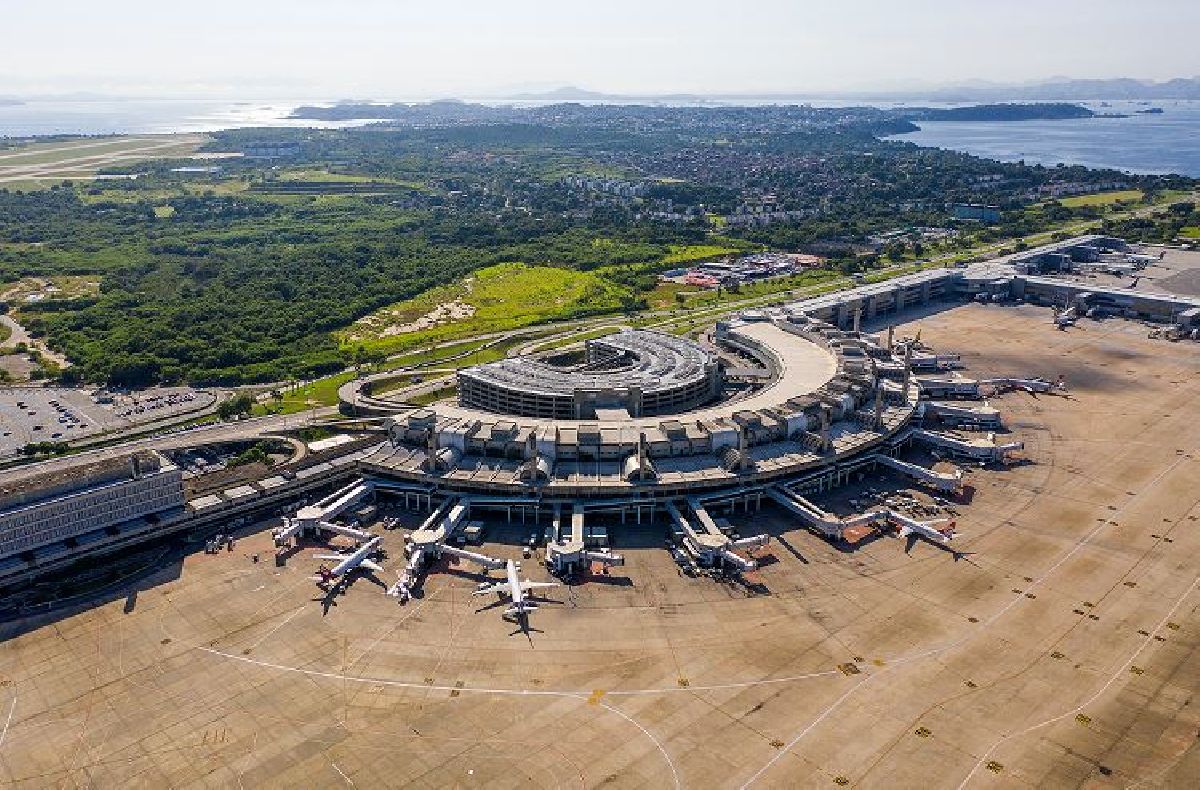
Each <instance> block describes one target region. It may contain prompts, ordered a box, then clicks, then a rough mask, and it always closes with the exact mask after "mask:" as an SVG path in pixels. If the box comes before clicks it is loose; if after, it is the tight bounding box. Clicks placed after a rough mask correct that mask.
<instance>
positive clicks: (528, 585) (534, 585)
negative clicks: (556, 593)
mask: <svg viewBox="0 0 1200 790" xmlns="http://www.w3.org/2000/svg"><path fill="white" fill-rule="evenodd" d="M557 586H558V584H557V583H556V582H531V581H529V580H528V579H526V580H525V581H523V582H521V589H522V590H525V591H526V592H528V591H529V590H537V589H540V588H543V587H557Z"/></svg>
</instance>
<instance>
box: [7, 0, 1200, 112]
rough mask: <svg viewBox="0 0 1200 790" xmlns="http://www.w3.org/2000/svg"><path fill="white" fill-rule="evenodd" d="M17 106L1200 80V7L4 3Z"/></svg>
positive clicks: (761, 2)
mask: <svg viewBox="0 0 1200 790" xmlns="http://www.w3.org/2000/svg"><path fill="white" fill-rule="evenodd" d="M0 19H2V20H3V29H4V36H3V41H4V45H3V47H0V95H5V94H22V93H30V92H60V91H75V90H86V91H107V92H121V93H135V92H136V93H172V94H201V93H203V94H220V95H233V94H240V95H246V96H254V97H258V98H270V97H274V96H279V97H285V96H297V97H307V98H320V97H379V98H405V97H421V96H439V95H441V96H446V95H457V96H472V95H475V96H479V95H487V94H495V93H500V92H504V91H510V90H514V89H516V90H520V89H528V88H547V87H554V86H559V85H567V84H570V85H578V86H581V87H585V88H590V89H594V90H604V91H609V92H623V93H655V92H671V91H683V92H710V93H711V92H778V91H839V90H859V89H870V88H876V87H878V88H896V87H910V86H914V85H935V84H936V85H943V84H962V83H964V82H967V81H969V80H972V79H984V80H992V81H1001V82H1019V81H1028V80H1037V79H1043V78H1046V77H1051V76H1057V75H1062V76H1071V77H1109V76H1136V77H1143V78H1159V79H1161V78H1168V77H1174V76H1195V75H1197V74H1200V55H1198V54H1197V46H1196V43H1195V33H1196V30H1197V29H1200V0H1137V1H1136V2H1135V1H1134V0H828V1H826V0H821V1H820V2H811V1H808V0H803V1H802V0H790V2H789V0H722V1H721V2H715V1H714V0H688V1H687V2H663V1H661V0H588V2H576V1H575V0H556V1H555V0H547V1H545V2H539V1H538V0H487V1H486V2H485V1H484V0H443V1H442V2H430V1H429V0H421V1H420V2H410V1H409V0H387V1H385V0H286V1H285V0H237V2H234V1H233V0H204V2H188V3H181V2H174V0H103V1H101V0H37V1H34V0H0Z"/></svg>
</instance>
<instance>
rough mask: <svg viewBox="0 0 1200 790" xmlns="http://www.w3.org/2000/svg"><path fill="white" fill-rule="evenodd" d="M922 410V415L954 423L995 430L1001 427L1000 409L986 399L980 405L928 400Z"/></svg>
mask: <svg viewBox="0 0 1200 790" xmlns="http://www.w3.org/2000/svg"><path fill="white" fill-rule="evenodd" d="M920 412H921V414H922V416H924V415H931V416H934V417H937V418H938V419H940V420H942V421H943V422H948V423H952V424H954V425H968V426H971V427H976V428H991V429H993V430H995V429H996V428H999V427H1000V411H999V409H996V408H995V407H993V406H990V405H988V403H987V402H986V401H985V402H984V403H983V404H982V405H980V406H968V405H966V404H959V403H939V402H937V401H927V402H925V403H922V404H921V406H920Z"/></svg>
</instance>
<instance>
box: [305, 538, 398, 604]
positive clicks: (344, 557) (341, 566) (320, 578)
mask: <svg viewBox="0 0 1200 790" xmlns="http://www.w3.org/2000/svg"><path fill="white" fill-rule="evenodd" d="M382 542H383V538H382V537H379V536H375V537H373V538H371V539H370V540H368V541H367V542H366V543H364V544H363V545H361V546H359V547H358V548H357V549H355V550H354V551H353V552H352V553H350V554H317V555H316V556H315V559H318V560H337V564H336V565H334V566H333V567H332V568H327V567H325V566H324V565H322V566H321V567H320V568H319V569H318V570H317V575H316V576H314V577H313V581H315V582H316V583H317V586H318V587H320V588H321V589H322V590H326V591H335V590H337V589H338V587H339V586H341V585H343V584H345V582H346V578H347V575H348V574H350V573H351V572H353V571H356V570H358V569H360V568H362V569H364V570H368V571H372V572H378V571H381V570H383V567H382V566H381V565H379V563H377V562H373V561H372V560H370V559H369V557H370V555H372V554H374V553H375V552H377V551H379V544H381V543H382Z"/></svg>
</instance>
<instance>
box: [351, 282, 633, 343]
mask: <svg viewBox="0 0 1200 790" xmlns="http://www.w3.org/2000/svg"><path fill="white" fill-rule="evenodd" d="M632 298H633V294H632V293H631V292H630V291H629V290H628V289H626V288H623V287H621V286H619V285H616V284H613V283H611V282H608V281H607V280H605V279H603V278H601V277H599V276H597V275H595V274H592V273H589V272H577V271H572V270H569V269H557V268H553V267H549V266H526V265H524V264H520V263H503V264H498V265H496V266H489V267H487V268H485V269H480V270H479V271H477V272H475V273H474V274H472V275H471V276H470V277H468V278H465V279H464V280H461V281H459V282H456V283H453V284H451V285H447V286H443V287H440V288H434V289H433V290H431V291H427V292H426V293H424V294H421V295H420V296H418V297H415V298H413V299H409V300H407V301H404V302H400V303H398V304H394V305H391V306H390V307H385V308H384V309H382V310H379V311H376V312H375V313H372V314H371V315H369V316H367V317H365V318H362V319H359V320H358V321H356V322H355V323H354V324H352V325H351V326H350V327H349V328H348V329H346V330H343V331H342V332H341V333H339V339H340V340H341V342H342V344H343V345H344V346H348V347H355V346H358V345H363V346H365V347H366V348H368V349H371V350H376V351H383V352H387V353H392V352H399V351H404V350H406V349H409V348H414V347H418V346H422V345H429V344H430V343H435V342H439V341H448V340H455V339H458V338H465V337H469V336H471V335H478V334H484V333H488V332H500V331H504V330H508V329H519V328H521V327H524V326H530V325H533V324H538V323H542V322H546V321H555V320H564V319H570V318H580V317H583V316H586V315H592V314H601V313H610V312H614V311H617V310H620V309H621V307H622V306H623V305H624V304H626V303H627V302H628V301H629V300H631V299H632ZM449 305H454V306H455V312H454V313H450V312H448V311H447V310H446V309H441V310H440V308H447V306H449ZM431 316H437V317H438V318H437V320H436V322H435V323H434V325H432V326H421V327H420V328H418V329H414V330H413V331H406V330H407V328H409V327H416V326H418V322H420V321H421V320H422V319H423V318H425V319H429V318H430V317H431ZM456 316H457V317H456Z"/></svg>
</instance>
